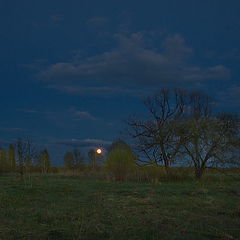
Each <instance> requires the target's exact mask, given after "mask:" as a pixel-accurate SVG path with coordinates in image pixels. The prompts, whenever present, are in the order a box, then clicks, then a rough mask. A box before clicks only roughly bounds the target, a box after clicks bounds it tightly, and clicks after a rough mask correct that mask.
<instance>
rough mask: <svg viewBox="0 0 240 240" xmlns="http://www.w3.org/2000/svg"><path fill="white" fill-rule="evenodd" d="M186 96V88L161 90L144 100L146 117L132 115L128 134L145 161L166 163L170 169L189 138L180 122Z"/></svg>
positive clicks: (166, 166)
mask: <svg viewBox="0 0 240 240" xmlns="http://www.w3.org/2000/svg"><path fill="white" fill-rule="evenodd" d="M187 99H188V98H187V95H186V92H185V91H183V90H179V89H175V90H172V91H171V90H168V89H161V90H160V91H159V92H158V93H157V94H155V95H154V96H152V97H149V98H147V99H146V100H145V101H144V104H145V106H146V108H147V110H148V115H147V116H146V117H145V119H142V118H139V117H136V116H132V117H129V119H128V120H127V124H128V133H129V134H130V136H131V137H132V138H133V139H134V140H135V143H136V147H137V150H138V151H139V152H140V153H141V154H144V155H145V159H146V160H144V162H146V163H154V164H156V165H163V166H165V169H166V171H167V172H169V167H170V166H171V164H172V163H173V162H174V161H175V160H176V158H177V155H178V154H179V153H180V148H181V147H182V145H183V142H184V141H185V139H186V137H185V135H184V134H182V129H181V128H182V124H181V123H182V121H183V116H184V111H185V108H186V103H187Z"/></svg>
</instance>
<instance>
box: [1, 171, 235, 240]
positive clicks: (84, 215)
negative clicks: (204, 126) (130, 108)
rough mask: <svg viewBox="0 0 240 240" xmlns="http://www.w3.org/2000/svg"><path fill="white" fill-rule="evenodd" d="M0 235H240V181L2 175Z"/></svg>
mask: <svg viewBox="0 0 240 240" xmlns="http://www.w3.org/2000/svg"><path fill="white" fill-rule="evenodd" d="M0 239H1V240H8V239H16V240H21V239H34V240H35V239H84V240H101V239H114V240H118V239H122V240H127V239H130V240H134V239H146V240H148V239H149V240H150V239H151V240H155V239H166V240H171V239H184V240H187V239H196V240H197V239H201V240H204V239H229V240H231V239H240V184H239V182H237V181H233V180H227V179H225V180H224V181H217V180H214V181H211V182H202V183H197V182H194V181H185V182H162V183H155V184H154V183H134V182H125V183H116V182H103V181H102V182H100V181H97V180H96V181H93V180H90V179H86V178H83V177H70V176H57V175H56V176H47V177H44V176H34V177H32V179H31V180H27V181H25V182H24V181H22V180H20V179H19V178H18V177H16V176H2V177H0Z"/></svg>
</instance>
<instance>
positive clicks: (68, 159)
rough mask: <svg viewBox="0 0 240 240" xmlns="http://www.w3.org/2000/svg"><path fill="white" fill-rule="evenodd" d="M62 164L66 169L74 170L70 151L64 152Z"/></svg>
mask: <svg viewBox="0 0 240 240" xmlns="http://www.w3.org/2000/svg"><path fill="white" fill-rule="evenodd" d="M64 166H65V168H66V169H71V170H72V171H73V170H74V157H73V153H72V152H66V153H65V155H64Z"/></svg>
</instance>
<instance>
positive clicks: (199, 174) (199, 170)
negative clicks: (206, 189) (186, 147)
mask: <svg viewBox="0 0 240 240" xmlns="http://www.w3.org/2000/svg"><path fill="white" fill-rule="evenodd" d="M203 172H204V168H195V178H196V179H197V180H198V181H200V180H201V179H202V176H203Z"/></svg>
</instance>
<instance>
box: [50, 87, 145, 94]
mask: <svg viewBox="0 0 240 240" xmlns="http://www.w3.org/2000/svg"><path fill="white" fill-rule="evenodd" d="M48 88H50V89H55V90H58V91H61V92H65V93H69V94H73V95H84V96H105V97H110V96H116V95H127V96H129V95H132V94H134V96H139V97H143V96H146V95H147V94H148V91H146V90H141V89H136V88H122V87H108V86H103V87H81V86H77V87H76V86H70V85H65V86H64V85H57V84H56V85H50V86H48Z"/></svg>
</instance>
